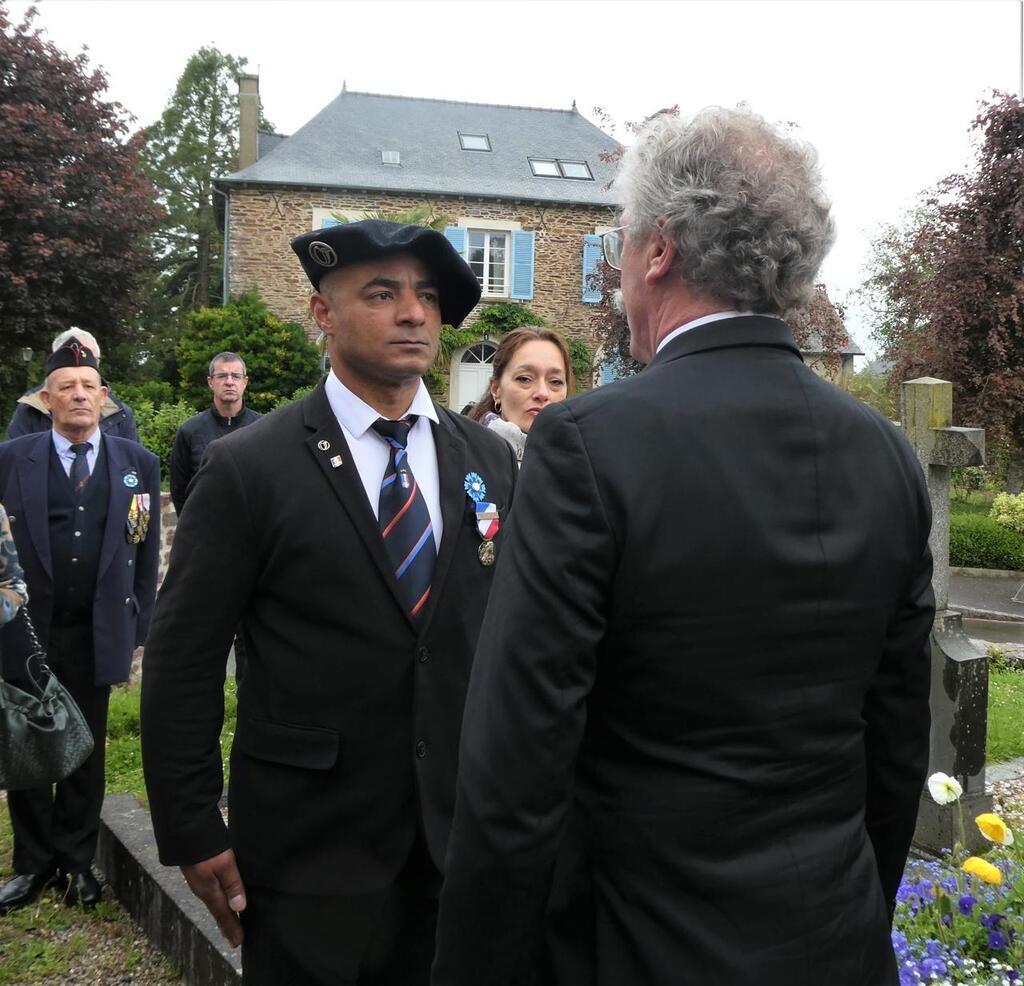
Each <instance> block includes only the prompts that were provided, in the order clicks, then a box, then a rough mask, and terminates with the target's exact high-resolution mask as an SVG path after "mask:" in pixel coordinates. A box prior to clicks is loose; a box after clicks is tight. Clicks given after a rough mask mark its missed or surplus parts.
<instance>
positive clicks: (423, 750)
mask: <svg viewBox="0 0 1024 986" xmlns="http://www.w3.org/2000/svg"><path fill="white" fill-rule="evenodd" d="M426 755H427V744H426V743H424V742H423V740H420V741H419V742H418V743H417V744H416V756H418V757H419V758H420V759H421V760H422V759H423V758H424V757H425V756H426Z"/></svg>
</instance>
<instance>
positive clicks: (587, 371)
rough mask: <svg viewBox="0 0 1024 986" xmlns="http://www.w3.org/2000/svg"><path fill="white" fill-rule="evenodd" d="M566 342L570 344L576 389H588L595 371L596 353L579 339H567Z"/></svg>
mask: <svg viewBox="0 0 1024 986" xmlns="http://www.w3.org/2000/svg"><path fill="white" fill-rule="evenodd" d="M566 343H567V344H568V346H569V361H570V362H571V363H572V375H573V376H574V377H575V378H576V389H577V390H587V389H588V388H589V387H590V379H591V374H592V373H593V372H594V354H593V353H592V352H591V351H590V347H589V346H588V345H587V344H586V343H585V342H580V340H579V339H566Z"/></svg>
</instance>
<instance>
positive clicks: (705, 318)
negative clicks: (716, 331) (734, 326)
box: [655, 312, 778, 353]
mask: <svg viewBox="0 0 1024 986" xmlns="http://www.w3.org/2000/svg"><path fill="white" fill-rule="evenodd" d="M756 314H757V312H715V314H714V315H702V316H701V317H700V318H695V319H694V320H693V321H692V322H686V323H685V324H683V325H680V326H679V328H678V329H673V330H672V331H671V332H670V333H669V334H668V335H667V336H665V338H664V339H662V340H661V342H659V343H658V348H657V349H656V350H655V352H656V353H660V352H661V351H662V350H663V349H664V348H665V347H666V346H667V345H668V344H669V343H670V342H671V341H672V340H673V339H675V338H676V336H681V335H682V334H683V333H684V332H689V331H690V329H695V328H697V326H698V325H707V324H708V323H709V322H718V321H720V320H721V319H723V318H744V317H746V316H748V315H756ZM763 317H764V318H778V315H765V316H763Z"/></svg>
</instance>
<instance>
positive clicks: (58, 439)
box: [50, 428, 100, 477]
mask: <svg viewBox="0 0 1024 986" xmlns="http://www.w3.org/2000/svg"><path fill="white" fill-rule="evenodd" d="M50 434H51V435H52V436H53V447H54V448H55V449H56V450H57V456H58V458H59V459H60V464H61V465H62V466H63V467H64V475H65V476H68V477H70V476H71V466H72V465H73V463H74V461H75V453H74V452H72V451H71V439H70V438H65V437H64V436H63V435H62V434H61V433H60V432H59V431H57V430H56V429H51V430H50ZM85 440H86V441H87V442H88V443H89V451H88V452H86V453H85V461H86V462H87V463H88V465H89V475H90V476H91V475H92V473H93V470H94V469H95V468H96V456H98V455H99V454H100V430H99V428H97V429H96V430H95V431H94V432H93V433H92V434H91V435H90V436H89V437H88V438H87V439H85ZM75 444H76V445H77V444H78V443H77V442H75Z"/></svg>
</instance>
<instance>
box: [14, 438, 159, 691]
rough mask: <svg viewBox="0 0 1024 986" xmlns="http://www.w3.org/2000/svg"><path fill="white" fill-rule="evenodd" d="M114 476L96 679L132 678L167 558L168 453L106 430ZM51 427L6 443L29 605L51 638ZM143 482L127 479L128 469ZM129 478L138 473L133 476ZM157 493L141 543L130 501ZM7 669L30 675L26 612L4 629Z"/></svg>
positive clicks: (99, 592) (101, 575)
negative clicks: (163, 500)
mask: <svg viewBox="0 0 1024 986" xmlns="http://www.w3.org/2000/svg"><path fill="white" fill-rule="evenodd" d="M102 441H103V449H104V454H105V459H106V464H107V475H108V479H109V482H110V495H109V498H108V500H107V525H106V528H105V529H104V533H103V544H102V547H101V549H100V558H99V568H98V570H97V575H96V595H95V596H94V597H93V607H92V632H93V644H94V648H95V655H96V684H97V685H112V684H116V683H118V682H121V681H125V680H127V678H128V672H129V671H130V669H131V660H132V652H133V650H134V649H135V647H136V646H138V645H139V644H141V643H142V642H143V641H144V640H145V638H146V631H147V628H148V627H149V620H150V617H151V615H152V612H153V600H154V598H155V596H156V579H157V567H158V565H159V561H160V460H159V459H158V458H157V457H156V456H155V455H153V453H152V452H147V451H146V449H144V448H143V447H142V446H141V445H139V444H137V443H136V442H133V441H129V440H128V439H126V438H116V437H115V436H113V435H104V436H103V440H102ZM52 445H53V437H52V432H51V431H44V432H38V433H36V434H30V435H24V436H22V437H21V438H13V439H11V440H10V441H8V442H3V443H2V444H0V502H2V503H3V504H4V506H5V507H6V508H7V513H8V517H9V519H10V521H11V531H12V533H13V534H14V542H15V544H16V545H17V548H18V559H19V561H20V562H21V566H22V568H24V569H25V582H26V584H27V585H28V592H29V603H28V609H29V613H30V614H31V616H32V622H33V624H34V625H35V628H36V631H37V632H38V634H39V639H40V641H41V642H42V644H43V646H46V642H47V640H48V639H49V636H50V620H51V617H52V615H53V568H52V562H51V555H50V524H49V517H48V503H49V495H48V485H49V473H50V454H51V452H50V449H51V447H52ZM132 476H134V477H135V480H136V484H135V485H125V482H124V480H125V478H126V477H132ZM129 482H131V479H130V478H129ZM140 493H148V494H149V498H150V522H149V532H148V534H147V535H146V538H145V540H144V541H142V543H141V544H137V545H136V544H129V543H128V540H127V537H126V527H125V525H126V523H127V520H128V509H129V506H130V505H131V500H132V496H133V495H134V494H140ZM0 639H2V641H3V672H4V677H14V678H23V677H24V674H25V671H24V668H25V659H26V658H27V656H28V640H27V637H26V635H25V632H24V627H23V626H22V621H21V620H14V621H12V622H11V623H10V624H8V625H7V627H5V629H4V630H3V636H2V638H0Z"/></svg>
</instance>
